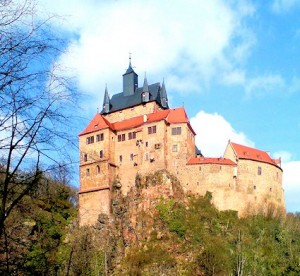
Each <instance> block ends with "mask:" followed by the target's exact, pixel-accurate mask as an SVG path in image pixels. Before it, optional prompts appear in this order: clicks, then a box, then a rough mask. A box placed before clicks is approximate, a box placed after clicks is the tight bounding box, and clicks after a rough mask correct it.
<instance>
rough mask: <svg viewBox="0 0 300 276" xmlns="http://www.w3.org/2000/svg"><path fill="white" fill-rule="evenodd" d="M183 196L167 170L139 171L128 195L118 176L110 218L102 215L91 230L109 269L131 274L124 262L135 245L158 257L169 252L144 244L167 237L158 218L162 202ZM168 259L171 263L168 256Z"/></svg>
mask: <svg viewBox="0 0 300 276" xmlns="http://www.w3.org/2000/svg"><path fill="white" fill-rule="evenodd" d="M184 198H185V197H184V193H183V190H182V188H181V186H180V183H179V182H178V180H177V179H176V178H175V177H174V176H172V175H171V174H169V173H168V172H166V171H158V172H155V173H154V174H149V175H147V176H144V177H141V176H140V175H138V174H137V175H136V179H135V186H134V187H132V188H131V189H130V191H129V192H128V194H127V195H126V196H124V195H123V194H122V191H121V184H120V182H119V181H118V179H116V180H115V181H114V183H113V187H112V198H111V216H110V218H109V217H108V216H107V215H105V214H100V215H99V217H98V221H97V223H96V224H95V225H94V226H93V227H92V229H91V228H89V230H88V231H90V232H89V234H90V235H91V236H92V240H93V241H94V245H95V247H97V248H98V249H99V250H101V251H104V252H105V254H106V262H107V265H108V269H110V270H111V272H112V271H114V273H115V271H118V273H117V274H118V275H122V274H123V273H124V275H128V274H126V273H128V270H126V269H125V270H124V263H123V262H124V258H127V257H128V254H129V255H130V254H131V253H130V252H132V250H133V251H134V248H143V250H146V251H151V252H152V253H153V252H156V251H157V250H159V252H160V253H159V254H158V256H163V255H164V254H166V252H165V251H160V250H161V249H158V248H156V249H154V248H147V246H146V247H144V245H145V244H146V243H148V242H149V241H150V240H151V239H153V238H154V239H155V240H162V239H164V238H165V236H166V233H165V229H164V225H163V223H162V221H161V220H160V219H159V211H158V209H157V206H158V205H159V203H160V202H164V201H169V200H171V199H176V200H177V201H183V200H184ZM144 253H145V252H144ZM144 253H143V254H144ZM148 253H149V252H148ZM148 253H147V255H148ZM145 254H146V253H145ZM167 255H168V254H167ZM167 260H168V262H169V258H167ZM125 267H126V266H125ZM171 274H172V273H171ZM171 274H170V275H171Z"/></svg>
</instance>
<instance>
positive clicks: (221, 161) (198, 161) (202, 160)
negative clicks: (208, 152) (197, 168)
mask: <svg viewBox="0 0 300 276" xmlns="http://www.w3.org/2000/svg"><path fill="white" fill-rule="evenodd" d="M187 164H188V165H203V164H217V165H228V166H236V163H234V162H233V161H232V160H230V159H227V158H214V157H207V158H206V157H193V158H191V159H190V160H189V161H188V163H187Z"/></svg>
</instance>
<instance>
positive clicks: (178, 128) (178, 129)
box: [172, 127, 181, 135]
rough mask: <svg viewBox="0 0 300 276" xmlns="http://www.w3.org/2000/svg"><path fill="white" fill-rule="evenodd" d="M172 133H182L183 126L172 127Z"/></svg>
mask: <svg viewBox="0 0 300 276" xmlns="http://www.w3.org/2000/svg"><path fill="white" fill-rule="evenodd" d="M172 135H181V127H172Z"/></svg>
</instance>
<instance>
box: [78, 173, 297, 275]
mask: <svg viewBox="0 0 300 276" xmlns="http://www.w3.org/2000/svg"><path fill="white" fill-rule="evenodd" d="M121 190H122V185H121V183H120V182H119V181H118V179H115V181H114V183H113V185H112V190H111V195H112V196H111V215H110V217H108V216H107V215H105V214H101V215H99V216H98V221H97V223H96V224H95V225H94V226H93V227H89V228H84V229H85V234H86V235H87V236H88V237H89V239H90V240H91V245H92V248H94V249H93V250H94V252H96V253H95V254H94V255H93V256H94V257H89V258H87V259H88V260H91V259H93V258H94V259H93V260H95V261H94V262H95V263H94V264H93V265H92V266H91V267H92V268H93V269H94V267H97V266H98V270H97V271H98V272H101V273H103V272H105V273H107V274H108V275H230V274H232V275H233V274H234V275H242V274H243V273H242V274H239V273H240V271H241V270H244V271H245V274H249V275H250V274H251V275H259V274H260V272H261V269H262V268H261V267H263V269H264V271H266V275H267V274H268V273H267V271H268V269H269V268H271V267H280V265H277V264H279V263H280V259H281V255H280V254H281V253H280V252H279V251H278V252H275V251H274V250H275V248H278V246H279V247H280V248H282V250H284V249H285V248H286V239H289V235H290V234H288V235H287V234H286V229H285V228H284V227H283V223H284V218H283V217H281V218H280V217H279V216H277V214H276V212H275V210H273V209H272V210H270V213H268V214H267V217H264V216H262V215H255V216H252V217H251V216H249V217H245V218H241V219H239V218H238V216H237V212H236V211H218V210H217V208H215V207H214V205H212V204H211V201H212V194H211V193H207V194H206V195H205V196H195V195H191V194H186V193H184V192H183V190H182V186H181V184H180V183H179V181H178V180H177V179H176V178H175V177H174V176H172V175H171V174H169V173H168V172H167V171H158V172H155V173H154V174H149V175H147V176H143V177H141V176H140V175H138V174H137V175H136V178H135V184H134V186H132V188H131V189H130V191H129V192H128V194H127V195H126V196H124V195H123V193H122V191H121ZM271 211H272V212H271ZM276 216H277V217H276ZM274 217H275V218H274ZM266 231H267V232H268V234H266ZM274 231H275V232H274ZM278 231H279V232H278ZM278 233H279V234H278ZM281 235H286V237H285V238H284V239H282V237H281ZM299 237H300V236H299ZM84 244H85V243H84ZM266 244H268V245H270V246H274V248H273V247H272V248H273V249H272V250H270V253H272V254H273V253H274V256H271V257H270V258H261V257H259V256H261V255H260V254H262V253H261V252H262V251H263V250H265V249H264V248H265V246H266ZM293 250H294V249H293ZM295 250H296V249H295ZM86 251H87V252H91V250H86ZM78 252H79V255H80V258H79V259H82V258H83V256H84V254H82V251H80V250H79V251H78ZM264 254H266V252H265V253H263V255H264ZM276 254H277V255H276ZM275 255H276V256H275ZM90 256H92V255H90ZM95 256H96V257H95ZM99 256H102V259H101V258H100V259H99V258H98V257H99ZM273 261H274V264H273V263H272V262H273ZM291 262H294V259H292V258H291ZM95 271H96V270H95ZM269 272H270V271H269ZM269 274H272V272H270V273H269Z"/></svg>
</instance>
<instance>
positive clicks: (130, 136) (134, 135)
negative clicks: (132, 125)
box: [128, 132, 136, 140]
mask: <svg viewBox="0 0 300 276" xmlns="http://www.w3.org/2000/svg"><path fill="white" fill-rule="evenodd" d="M135 138H136V132H129V133H128V140H131V139H135Z"/></svg>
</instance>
